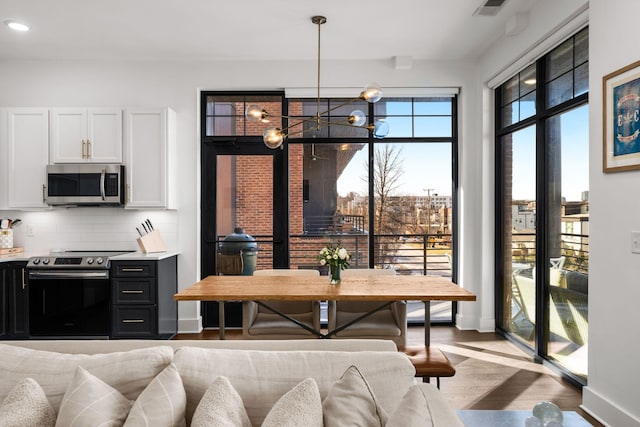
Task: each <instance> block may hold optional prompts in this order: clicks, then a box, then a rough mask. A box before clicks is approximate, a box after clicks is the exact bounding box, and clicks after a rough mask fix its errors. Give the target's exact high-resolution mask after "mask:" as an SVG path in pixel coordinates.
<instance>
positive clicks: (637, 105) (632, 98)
mask: <svg viewBox="0 0 640 427" xmlns="http://www.w3.org/2000/svg"><path fill="white" fill-rule="evenodd" d="M602 90H603V94H602V96H603V102H604V106H603V124H602V128H603V133H604V134H603V141H602V145H603V147H602V148H603V159H602V160H603V163H602V170H603V171H604V172H621V171H626V170H634V169H640V61H637V62H634V63H633V64H630V65H627V66H626V67H624V68H621V69H619V70H616V71H614V72H613V73H611V74H607V75H606V76H604V77H603V78H602Z"/></svg>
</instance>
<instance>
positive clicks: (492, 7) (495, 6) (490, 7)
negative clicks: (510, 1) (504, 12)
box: [473, 0, 507, 16]
mask: <svg viewBox="0 0 640 427" xmlns="http://www.w3.org/2000/svg"><path fill="white" fill-rule="evenodd" d="M506 2H507V0H486V1H485V2H484V4H483V5H482V6H480V7H478V8H477V9H476V11H475V12H473V16H496V15H497V14H498V12H499V11H500V9H502V6H504V4H505V3H506Z"/></svg>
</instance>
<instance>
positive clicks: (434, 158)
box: [338, 143, 452, 196]
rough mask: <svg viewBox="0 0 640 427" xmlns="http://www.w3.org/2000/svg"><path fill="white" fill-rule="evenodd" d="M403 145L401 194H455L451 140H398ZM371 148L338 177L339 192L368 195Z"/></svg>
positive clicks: (361, 151) (355, 157)
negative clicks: (448, 141) (405, 141)
mask: <svg viewBox="0 0 640 427" xmlns="http://www.w3.org/2000/svg"><path fill="white" fill-rule="evenodd" d="M394 144H395V145H398V146H399V147H401V152H400V158H401V159H403V160H402V164H403V171H402V175H401V177H400V183H401V184H400V185H399V187H398V191H397V194H396V195H398V196H404V195H412V196H425V195H427V191H426V189H433V190H432V191H431V195H433V194H438V195H441V196H450V195H451V186H452V181H451V145H450V144H448V143H394ZM366 160H367V147H366V146H365V147H364V148H363V149H362V150H360V151H358V153H357V154H356V155H355V156H354V157H353V159H352V160H351V162H350V163H349V165H348V166H347V168H346V169H345V170H344V172H343V173H342V175H341V176H340V178H339V179H338V194H339V195H340V196H346V195H347V194H348V193H349V192H351V191H355V192H357V193H360V194H362V195H366V194H367V184H366V181H364V180H363V178H364V177H366V176H367V169H366Z"/></svg>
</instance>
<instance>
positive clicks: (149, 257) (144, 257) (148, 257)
mask: <svg viewBox="0 0 640 427" xmlns="http://www.w3.org/2000/svg"><path fill="white" fill-rule="evenodd" d="M179 254H180V252H175V251H168V252H155V253H150V254H143V253H142V252H129V253H126V254H122V255H117V256H112V257H110V258H109V259H110V260H111V261H160V260H161V259H165V258H171V257H172V256H176V255H179Z"/></svg>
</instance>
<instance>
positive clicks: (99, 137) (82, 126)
mask: <svg viewBox="0 0 640 427" xmlns="http://www.w3.org/2000/svg"><path fill="white" fill-rule="evenodd" d="M50 151H51V163H86V162H90V163H122V109H120V108H56V109H52V110H51V134H50Z"/></svg>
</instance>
